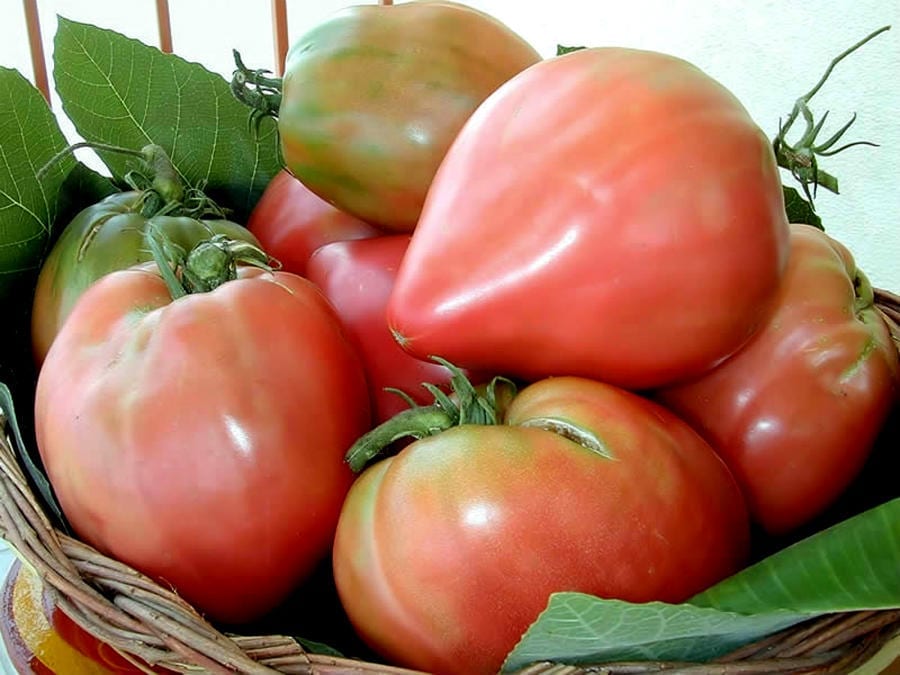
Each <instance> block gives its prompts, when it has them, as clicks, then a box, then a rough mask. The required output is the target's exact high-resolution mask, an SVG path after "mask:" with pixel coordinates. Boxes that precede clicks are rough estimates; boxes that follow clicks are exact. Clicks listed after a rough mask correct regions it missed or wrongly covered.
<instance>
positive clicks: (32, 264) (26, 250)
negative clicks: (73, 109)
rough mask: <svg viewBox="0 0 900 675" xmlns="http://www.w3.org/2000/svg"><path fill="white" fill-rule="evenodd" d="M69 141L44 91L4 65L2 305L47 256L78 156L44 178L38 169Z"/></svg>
mask: <svg viewBox="0 0 900 675" xmlns="http://www.w3.org/2000/svg"><path fill="white" fill-rule="evenodd" d="M66 145H67V141H66V139H65V136H64V135H63V133H62V131H60V129H59V126H58V125H57V123H56V118H55V117H54V116H53V113H52V112H51V111H50V108H49V106H48V105H47V102H46V101H45V100H44V98H43V96H41V93H40V92H39V91H38V90H37V89H36V88H35V87H34V86H33V85H32V84H31V83H30V82H29V81H28V80H26V79H25V78H24V77H23V76H22V75H21V74H20V73H19V72H18V71H16V70H11V69H9V68H0V307H6V306H7V305H8V303H10V302H12V301H13V300H14V298H13V297H12V296H13V295H14V294H15V295H16V296H17V297H16V298H15V300H16V301H18V300H21V299H22V298H21V297H19V296H20V295H21V294H25V293H27V292H29V291H30V286H31V283H32V280H33V278H34V277H36V275H37V270H38V268H39V267H40V264H41V261H42V260H43V256H44V253H45V252H46V249H47V246H48V242H49V239H50V236H51V231H52V226H53V223H54V221H55V220H56V215H57V196H58V194H59V190H60V187H61V186H62V184H63V181H64V180H65V178H66V175H67V174H68V173H69V171H71V170H72V167H73V166H74V165H75V164H76V162H75V159H73V158H66V159H64V160H62V161H60V162H59V163H58V164H56V165H55V166H54V167H53V168H52V169H50V170H49V171H48V172H47V173H46V175H45V176H44V177H43V179H42V180H38V178H37V174H38V171H39V170H40V169H41V167H43V166H44V165H45V164H46V163H47V162H48V161H49V160H50V158H51V157H53V156H54V155H55V154H56V153H57V152H58V151H59V150H61V149H63V148H65V147H66Z"/></svg>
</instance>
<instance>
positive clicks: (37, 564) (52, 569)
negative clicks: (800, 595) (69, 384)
mask: <svg viewBox="0 0 900 675" xmlns="http://www.w3.org/2000/svg"><path fill="white" fill-rule="evenodd" d="M875 294H876V304H877V306H878V308H879V310H880V311H881V314H882V316H883V317H884V318H885V321H886V322H887V324H888V325H889V327H890V328H891V332H892V335H893V339H894V342H895V344H896V345H897V346H898V350H900V296H898V295H896V294H894V293H891V292H888V291H884V290H881V289H876V292H875ZM5 421H6V420H5V418H4V416H3V412H2V411H0V430H4V429H5V426H6V425H5ZM0 537H2V538H3V539H5V540H6V541H7V542H8V543H9V545H10V546H11V547H12V549H13V550H14V551H15V552H16V554H17V556H18V557H19V559H20V560H22V561H23V564H25V565H27V566H28V567H29V568H31V569H32V570H33V571H34V572H35V573H36V574H37V575H38V577H39V579H40V580H41V583H42V584H43V586H44V588H45V590H46V592H47V593H48V595H49V598H50V600H51V602H52V603H53V604H54V605H55V606H56V607H58V608H59V609H60V610H61V611H63V612H64V613H65V614H66V615H67V616H69V617H70V618H71V619H72V620H73V621H74V622H75V623H76V624H77V625H79V626H80V627H81V628H82V629H84V630H85V631H87V632H88V633H90V634H91V635H93V636H94V637H95V638H97V639H99V640H100V641H102V642H104V643H106V644H107V645H108V646H110V647H111V648H113V649H115V650H116V651H117V652H118V653H120V654H121V655H122V656H123V657H124V658H126V659H128V660H129V661H131V662H133V663H135V664H136V665H138V664H139V662H140V661H143V662H145V663H148V664H151V665H153V666H158V667H161V668H166V669H168V670H171V671H174V672H177V673H198V672H206V673H214V674H217V673H221V674H232V673H246V674H247V675H255V674H260V675H264V674H269V675H271V674H273V673H283V674H296V675H313V674H317V675H351V674H357V675H366V674H372V673H383V674H384V675H424V674H423V673H421V672H419V671H414V670H408V669H404V668H398V667H391V666H386V665H383V664H377V663H369V662H364V661H359V660H355V659H349V658H338V657H332V656H326V655H321V654H313V653H309V652H307V651H305V650H304V649H303V648H302V646H301V645H300V644H299V643H298V642H297V641H296V640H294V639H292V638H291V637H289V636H285V635H262V636H239V635H228V634H225V633H223V632H221V631H219V630H218V629H216V628H215V627H213V626H212V625H211V624H210V623H209V622H207V621H206V620H205V619H204V618H203V617H202V616H200V614H199V613H198V612H197V611H196V610H195V609H194V608H193V607H191V605H190V604H188V603H187V602H186V601H184V600H183V599H182V598H181V597H179V596H178V595H177V594H176V593H174V592H173V591H172V590H171V589H167V588H164V587H163V586H161V585H160V584H158V583H156V582H155V581H153V580H152V579H149V578H148V577H146V576H144V575H143V574H141V573H139V572H137V571H136V570H134V569H133V568H131V567H129V566H127V565H124V564H122V563H120V562H118V561H117V560H114V559H112V558H109V557H107V556H105V555H103V554H101V553H100V552H98V551H97V550H96V549H94V548H92V547H90V546H88V545H87V544H84V543H83V542H81V541H79V540H77V539H75V538H73V537H71V536H69V535H67V534H65V533H64V532H62V531H60V530H58V529H56V528H54V527H53V525H52V524H51V522H50V520H49V519H48V518H47V516H46V515H45V514H44V512H43V511H42V508H41V506H40V502H39V501H38V499H37V498H36V497H35V495H34V492H33V491H32V489H31V487H30V485H29V482H28V480H27V479H26V477H25V474H24V473H23V471H22V469H21V467H20V465H19V462H18V460H17V458H16V454H15V451H14V449H13V444H12V442H11V441H10V439H9V438H8V437H7V436H6V434H5V432H3V433H0ZM898 636H900V610H881V611H860V612H844V613H837V614H832V615H826V616H822V617H819V618H816V619H813V620H811V621H808V622H805V623H803V624H800V625H797V626H793V627H791V628H789V629H786V630H784V631H782V632H780V633H777V634H774V635H771V636H768V637H766V638H764V639H762V640H759V641H757V642H754V643H752V644H749V645H746V646H744V647H741V648H739V649H737V650H735V651H733V652H731V653H730V654H727V655H725V656H723V657H720V658H719V659H716V660H714V661H712V662H709V663H675V662H653V661H641V662H618V663H604V664H596V665H578V666H572V665H561V664H556V663H535V664H532V665H530V666H528V667H526V668H524V669H522V670H520V671H518V672H517V674H516V675H583V674H584V675H586V674H588V673H603V674H605V675H636V674H639V673H657V672H663V671H664V672H666V673H672V674H675V673H685V674H692V675H714V674H720V675H740V674H744V673H746V674H747V675H751V674H757V673H811V674H816V675H825V674H829V673H847V672H850V671H852V670H853V669H855V668H857V667H859V666H860V665H862V664H864V663H866V662H867V661H869V660H870V659H871V658H872V657H873V656H874V655H875V654H876V653H877V652H878V651H879V650H880V649H881V648H882V647H883V646H884V644H885V643H886V642H888V641H889V640H891V639H893V638H895V637H898ZM460 670H461V672H464V671H465V667H464V665H462V664H461V667H460Z"/></svg>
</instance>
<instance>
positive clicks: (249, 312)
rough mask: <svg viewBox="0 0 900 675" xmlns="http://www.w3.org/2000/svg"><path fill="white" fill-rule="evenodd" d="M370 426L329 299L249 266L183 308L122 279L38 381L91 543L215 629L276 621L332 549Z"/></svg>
mask: <svg viewBox="0 0 900 675" xmlns="http://www.w3.org/2000/svg"><path fill="white" fill-rule="evenodd" d="M369 424H370V415H369V403H368V392H367V390H366V384H365V379H364V375H363V372H362V368H361V365H360V363H359V360H358V357H357V356H356V354H355V352H354V350H353V348H352V346H351V345H350V344H349V343H348V342H347V340H346V339H345V336H344V334H343V332H342V329H341V327H340V325H339V322H338V320H337V317H336V316H335V314H334V310H333V309H332V308H331V306H330V305H329V304H328V301H327V300H326V299H325V298H324V296H323V295H322V294H321V292H320V291H319V290H318V289H317V288H315V286H314V285H313V284H312V283H311V282H309V281H307V280H306V279H302V278H301V277H298V276H295V275H293V274H288V273H282V272H277V273H270V272H264V271H262V270H258V269H254V268H243V269H241V270H240V272H239V277H238V278H237V279H235V280H233V281H228V282H226V283H224V284H222V285H221V286H219V287H218V288H216V289H215V290H212V291H210V292H207V293H196V294H191V295H187V296H185V297H182V298H180V299H178V300H175V301H173V300H172V297H171V296H170V293H169V291H168V290H167V287H166V285H165V284H164V282H163V281H162V279H161V278H160V276H159V274H158V273H155V272H153V271H150V270H148V269H140V268H135V269H129V270H125V271H119V272H114V273H112V274H110V275H108V276H105V277H103V278H102V279H101V280H100V281H98V282H97V283H96V284H94V285H93V286H91V287H90V288H89V289H88V290H87V292H86V293H85V294H84V295H83V296H82V297H81V298H80V300H79V301H78V303H77V304H76V305H75V308H74V309H73V311H72V313H71V314H70V315H69V319H68V320H67V321H66V323H65V325H64V326H63V328H62V330H61V331H60V333H59V335H58V336H57V339H56V341H55V342H54V344H53V346H52V347H51V349H50V351H49V353H48V355H47V359H46V361H45V362H44V366H43V368H42V370H41V372H40V376H39V379H38V382H37V394H36V403H35V425H36V432H37V441H38V447H39V450H40V455H41V458H42V459H43V461H44V465H45V467H46V469H47V474H48V477H49V479H50V482H51V484H52V485H53V487H54V489H55V491H56V494H57V496H58V497H59V501H60V504H61V506H62V509H63V511H64V513H65V515H66V517H67V518H68V520H69V521H70V522H71V524H72V526H73V528H74V529H75V531H76V533H77V534H78V535H79V537H80V538H81V539H83V540H84V541H85V542H87V543H90V544H92V545H93V546H95V547H96V548H98V549H99V550H100V551H102V552H104V553H107V554H108V555H111V556H112V557H114V558H117V559H118V560H121V561H123V562H125V563H127V564H130V565H132V566H133V567H135V568H136V569H138V570H140V571H142V572H144V573H145V574H147V575H149V576H151V577H153V578H155V579H157V580H159V581H160V582H161V583H163V584H166V585H170V584H171V585H172V586H173V587H174V588H175V589H176V590H177V591H178V593H180V594H181V595H182V596H183V597H184V598H185V599H187V600H188V601H189V602H190V603H191V604H193V605H194V606H195V607H196V608H197V609H198V610H200V611H201V612H203V613H205V614H207V615H208V616H209V617H211V618H212V619H214V620H219V621H223V622H227V623H236V622H242V621H246V620H249V619H251V618H254V617H258V616H260V615H261V614H262V613H264V612H266V611H268V610H270V609H271V608H272V607H273V606H274V605H275V604H277V603H278V602H280V601H281V600H283V599H284V597H285V596H286V595H287V593H288V592H289V591H291V590H292V589H293V588H294V587H295V585H296V584H298V583H299V582H300V581H301V580H302V579H303V578H305V576H306V575H307V574H308V573H309V572H311V570H312V569H313V567H314V566H315V565H316V564H317V563H318V562H319V561H320V560H321V559H322V558H323V557H325V556H327V553H328V551H329V548H330V545H331V540H332V536H333V533H334V528H335V525H336V523H337V518H338V514H339V511H340V507H341V504H342V502H343V499H344V496H345V494H346V491H347V489H348V488H349V485H350V483H351V480H352V472H351V471H350V470H349V469H348V468H347V466H346V465H345V463H344V462H343V454H344V453H345V452H346V450H347V448H348V447H349V446H350V445H351V444H352V443H353V441H354V440H355V439H356V438H357V437H358V436H359V435H360V434H362V433H363V432H364V431H365V430H366V429H368V427H369Z"/></svg>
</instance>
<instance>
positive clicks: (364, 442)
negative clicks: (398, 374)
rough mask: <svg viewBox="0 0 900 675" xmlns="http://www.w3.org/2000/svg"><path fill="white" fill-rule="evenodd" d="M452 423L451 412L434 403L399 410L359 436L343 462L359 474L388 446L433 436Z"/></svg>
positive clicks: (454, 422)
mask: <svg viewBox="0 0 900 675" xmlns="http://www.w3.org/2000/svg"><path fill="white" fill-rule="evenodd" d="M456 424H457V420H456V418H455V416H454V415H453V413H452V411H448V410H445V409H444V408H442V407H441V406H439V405H437V404H434V405H429V406H417V407H415V408H409V409H408V410H402V411H400V412H399V413H397V414H396V415H394V416H393V417H391V418H390V419H389V420H387V421H385V422H382V423H381V424H379V425H378V426H377V427H375V428H374V429H372V430H371V431H369V432H368V433H366V434H363V435H362V436H361V437H360V438H359V439H358V440H357V441H356V442H355V443H354V444H353V446H352V447H351V448H350V450H348V451H347V454H346V456H345V458H344V459H345V460H346V462H347V464H349V465H350V469H351V470H352V471H353V472H354V473H359V472H360V471H362V470H363V468H364V467H365V466H366V465H367V464H368V463H369V462H371V461H372V460H373V459H375V458H376V457H377V456H378V455H380V454H381V453H382V452H383V451H384V450H385V448H387V447H388V446H389V445H391V443H394V442H395V441H399V440H400V439H402V438H414V439H417V440H418V439H420V438H425V437H426V436H433V435H435V434H438V433H440V432H442V431H446V430H447V429H449V428H450V427H453V426H456Z"/></svg>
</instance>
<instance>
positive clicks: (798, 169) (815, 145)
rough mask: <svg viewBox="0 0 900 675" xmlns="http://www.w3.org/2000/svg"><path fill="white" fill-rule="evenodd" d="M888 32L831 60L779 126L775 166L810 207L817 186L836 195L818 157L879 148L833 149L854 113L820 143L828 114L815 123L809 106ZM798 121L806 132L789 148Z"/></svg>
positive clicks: (835, 185)
mask: <svg viewBox="0 0 900 675" xmlns="http://www.w3.org/2000/svg"><path fill="white" fill-rule="evenodd" d="M889 29H890V26H883V27H881V28H879V29H878V30H876V31H873V32H872V33H870V34H869V35H867V36H866V37H864V38H863V39H862V40H860V41H859V42H857V43H856V44H854V45H853V46H851V47H849V48H848V49H845V50H844V51H843V52H841V53H840V54H838V55H837V56H836V57H834V59H832V60H831V63H830V64H829V65H828V67H827V68H826V69H825V73H824V74H823V75H822V77H821V78H819V81H818V82H816V84H815V85H814V86H813V88H812V89H810V90H809V91H808V92H806V93H805V94H804V95H803V96H801V97H800V98H798V99H797V101H796V103H795V104H794V107H793V109H792V110H791V113H790V115H788V117H787V121H786V122H785V123H784V124H783V125H782V124H781V123H780V122H779V125H778V135H777V136H776V137H775V139H774V140H773V142H772V146H773V149H774V151H775V159H776V162H777V163H778V166H780V167H782V168H783V169H787V170H788V171H790V172H791V175H792V176H794V178H795V179H796V180H797V181H798V182H799V183H800V185H801V186H802V187H803V192H804V194H805V195H806V198H807V199H808V200H809V203H810V204H812V203H813V196H814V195H815V192H816V189H817V188H818V187H819V186H820V185H821V186H822V187H823V188H825V189H826V190H829V191H831V192H833V193H835V194H838V179H837V177H835V176H833V175H831V174H830V173H828V172H827V171H825V170H823V169H822V168H820V167H819V165H818V159H817V158H818V157H831V156H832V155H836V154H837V153H839V152H842V151H844V150H846V149H847V148H852V147H854V146H857V145H870V146H873V147H878V146H877V144H876V143H871V142H869V141H854V142H852V143H845V144H844V145H842V146H840V147H838V148H834V145H835V144H836V143H837V142H838V141H839V140H840V139H841V138H842V137H843V135H844V134H845V133H846V131H847V130H848V129H849V128H850V126H851V125H852V124H853V122H855V121H856V113H854V114H853V115H852V116H851V117H850V119H849V120H848V121H847V122H846V123H845V124H844V125H843V126H842V127H841V128H840V129H838V130H837V131H836V132H834V133H833V134H832V135H831V136H830V137H829V138H828V139H826V140H824V141H819V140H818V136H819V134H820V132H821V131H822V128H823V127H824V125H825V120H826V118H827V117H828V112H827V111H826V112H825V114H824V115H822V118H821V119H820V120H819V121H818V122H815V121H814V117H813V114H812V111H811V110H810V109H809V102H810V100H812V98H813V96H815V95H816V94H817V93H818V91H819V90H820V89H821V88H822V86H823V85H824V84H825V81H826V80H827V79H828V78H829V76H830V75H831V73H832V71H833V70H834V68H835V67H836V66H837V64H838V63H840V62H841V61H842V60H843V59H844V58H846V57H847V56H849V55H850V54H852V53H853V52H855V51H856V50H857V49H859V48H860V47H862V46H863V45H864V44H866V43H867V42H869V41H870V40H872V39H873V38H875V37H876V36H877V35H880V34H881V33H883V32H884V31H886V30H889ZM800 117H802V118H803V121H804V122H805V123H806V128H805V130H804V131H803V134H802V135H801V137H800V138H799V139H798V140H797V141H796V142H795V143H793V144H790V143H788V141H787V138H786V137H787V134H788V132H789V131H790V130H791V127H792V126H793V125H794V123H795V122H796V121H797V120H798V119H799V118H800ZM810 185H812V186H813V189H812V192H810V189H809V186H810Z"/></svg>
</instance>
